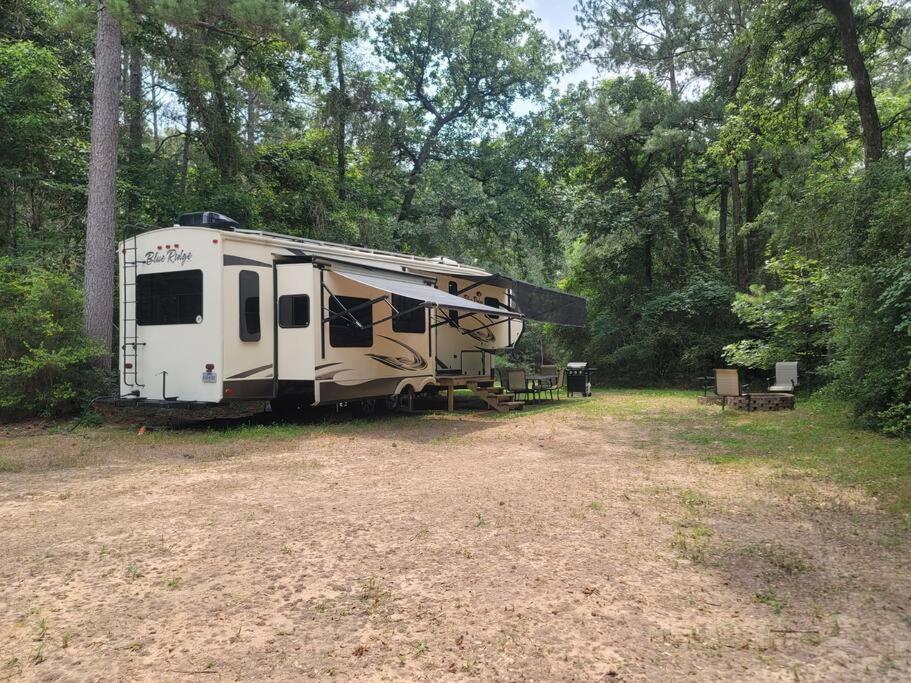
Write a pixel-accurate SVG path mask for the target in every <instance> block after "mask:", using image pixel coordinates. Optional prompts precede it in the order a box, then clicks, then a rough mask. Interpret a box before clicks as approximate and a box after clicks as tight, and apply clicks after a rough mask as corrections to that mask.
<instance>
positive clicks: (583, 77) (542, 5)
mask: <svg viewBox="0 0 911 683" xmlns="http://www.w3.org/2000/svg"><path fill="white" fill-rule="evenodd" d="M521 4H522V5H524V6H525V7H527V8H528V9H529V10H531V11H532V12H534V14H535V15H536V16H537V17H538V19H540V20H541V29H542V30H543V31H544V32H545V33H546V34H547V35H548V36H549V37H550V38H551V39H552V40H554V41H556V40H559V39H560V31H569V32H570V33H572V34H575V35H578V33H579V27H578V25H577V24H576V12H575V10H574V9H573V6H574V5H575V0H550V1H548V0H521ZM597 76H598V71H597V69H596V68H595V66H594V65H593V64H583V65H582V66H580V67H579V68H577V69H575V70H573V71H571V72H569V73H566V74H563V75H562V76H561V77H560V80H559V82H558V87H559V88H560V90H566V87H567V86H568V85H570V84H572V83H578V82H579V81H592V80H594V79H595V78H597ZM536 108H537V107H536V106H535V105H534V103H531V102H526V101H522V102H517V103H516V104H515V105H514V106H513V110H514V111H515V112H516V113H517V114H525V113H528V112H529V111H532V110H534V109H536Z"/></svg>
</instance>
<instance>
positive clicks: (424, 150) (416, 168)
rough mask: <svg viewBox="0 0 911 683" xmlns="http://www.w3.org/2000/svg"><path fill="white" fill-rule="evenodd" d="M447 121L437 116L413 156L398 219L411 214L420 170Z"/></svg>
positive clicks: (400, 219)
mask: <svg viewBox="0 0 911 683" xmlns="http://www.w3.org/2000/svg"><path fill="white" fill-rule="evenodd" d="M447 123H448V121H447V120H445V119H440V118H438V119H437V120H436V122H435V123H434V124H433V128H431V129H430V132H429V133H427V137H426V138H424V144H422V145H421V150H420V151H419V152H418V155H417V157H415V159H414V163H413V164H412V166H411V172H410V173H409V174H408V187H407V189H406V190H405V196H404V197H402V206H401V208H399V218H398V220H399V221H403V220H405V219H407V218H409V217H410V216H411V205H412V204H413V203H414V196H415V195H416V194H417V191H418V181H420V179H421V170H422V169H423V168H424V164H425V163H426V162H427V159H429V158H430V152H431V151H432V150H433V146H434V144H436V141H437V135H439V134H440V131H441V130H443V126H445V125H446V124H447Z"/></svg>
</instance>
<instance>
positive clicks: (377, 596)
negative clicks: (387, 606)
mask: <svg viewBox="0 0 911 683" xmlns="http://www.w3.org/2000/svg"><path fill="white" fill-rule="evenodd" d="M391 595H392V593H390V592H389V591H387V590H383V587H382V586H381V585H380V583H379V582H378V581H377V580H376V578H375V577H373V576H371V577H370V578H369V579H367V580H366V581H364V582H363V583H362V584H361V590H360V599H361V600H362V601H363V602H364V603H366V604H367V606H368V608H369V609H378V608H380V607H382V605H383V603H384V602H386V600H388V599H389V597H390V596H391Z"/></svg>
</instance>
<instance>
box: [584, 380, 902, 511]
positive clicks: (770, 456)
mask: <svg viewBox="0 0 911 683" xmlns="http://www.w3.org/2000/svg"><path fill="white" fill-rule="evenodd" d="M697 396H698V394H697V393H696V392H687V391H665V390H622V391H601V392H598V393H597V394H596V398H597V400H595V401H591V402H589V403H587V404H584V405H582V406H580V407H579V408H578V409H579V410H580V411H581V412H582V413H583V414H586V415H591V416H592V417H597V416H610V417H613V418H617V419H625V420H632V421H635V422H643V423H645V422H647V423H648V425H649V426H651V427H653V428H656V429H657V430H658V431H659V432H660V433H661V434H662V436H663V437H664V438H666V439H669V440H670V441H672V442H677V443H681V444H683V445H686V446H688V448H687V451H688V452H694V453H695V454H696V455H697V456H699V457H703V458H705V459H706V460H707V461H708V462H711V463H713V464H716V465H719V466H723V467H750V466H755V465H762V466H770V467H774V468H780V469H782V470H792V469H797V470H803V471H806V472H808V473H810V474H812V475H814V476H818V477H821V478H823V479H826V480H829V481H833V482H836V483H838V484H842V485H846V486H852V487H857V488H860V489H862V490H864V491H865V492H866V493H868V494H869V495H872V496H875V497H876V498H877V499H878V500H879V501H880V503H881V504H882V506H883V507H884V508H885V509H887V510H889V511H891V512H893V513H896V514H901V515H906V516H911V442H908V441H906V440H900V439H893V438H888V437H885V436H883V435H881V434H877V433H875V432H871V431H867V430H864V429H859V428H857V427H856V426H855V425H854V424H853V423H852V421H851V415H850V409H849V407H848V406H847V405H846V404H843V403H840V402H838V401H833V400H831V399H825V398H817V397H809V398H802V399H799V400H798V403H797V408H796V409H795V410H793V411H782V412H769V413H759V412H757V413H744V412H740V411H735V410H726V411H724V412H722V411H721V409H720V408H719V407H717V406H701V405H698V404H697V403H696V398H697Z"/></svg>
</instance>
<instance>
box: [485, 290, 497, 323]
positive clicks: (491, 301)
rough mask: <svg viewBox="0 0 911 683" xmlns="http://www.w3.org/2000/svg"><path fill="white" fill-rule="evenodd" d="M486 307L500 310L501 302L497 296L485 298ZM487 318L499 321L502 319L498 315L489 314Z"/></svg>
mask: <svg viewBox="0 0 911 683" xmlns="http://www.w3.org/2000/svg"><path fill="white" fill-rule="evenodd" d="M484 305H485V306H490V307H491V308H500V300H499V299H498V298H497V297H495V296H485V297H484ZM487 317H488V318H490V319H491V320H499V319H500V316H498V315H490V314H488V315H487Z"/></svg>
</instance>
